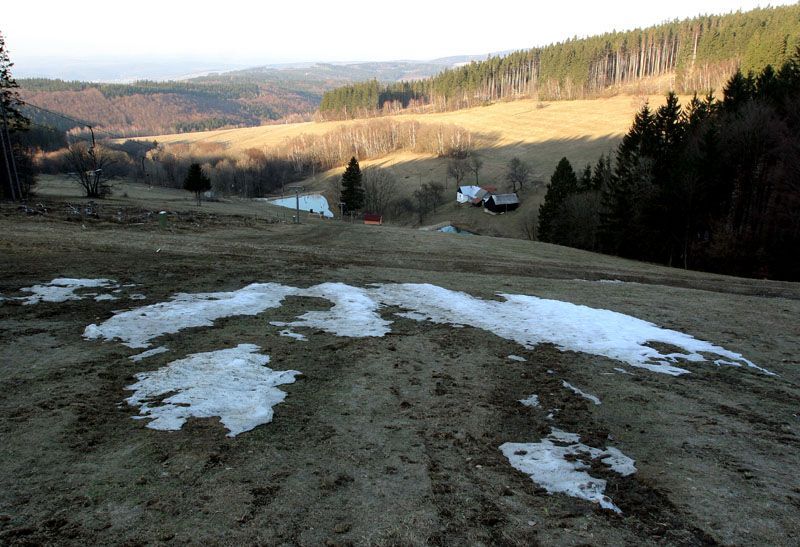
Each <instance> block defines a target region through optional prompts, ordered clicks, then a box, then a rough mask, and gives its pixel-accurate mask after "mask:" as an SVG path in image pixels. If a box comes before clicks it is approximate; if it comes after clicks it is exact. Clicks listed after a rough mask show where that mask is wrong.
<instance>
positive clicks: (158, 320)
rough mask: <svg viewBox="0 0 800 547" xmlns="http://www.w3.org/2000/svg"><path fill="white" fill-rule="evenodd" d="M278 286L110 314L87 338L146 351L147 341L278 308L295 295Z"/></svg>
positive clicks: (184, 296) (179, 297) (186, 297)
mask: <svg viewBox="0 0 800 547" xmlns="http://www.w3.org/2000/svg"><path fill="white" fill-rule="evenodd" d="M298 292H299V290H298V289H295V288H293V287H287V286H284V285H279V284H277V283H253V284H252V285H248V286H246V287H244V288H242V289H239V290H238V291H231V292H216V293H197V294H189V293H178V294H176V295H175V296H173V297H172V299H171V300H168V301H167V302H159V303H157V304H151V305H149V306H144V307H141V308H135V309H132V310H129V311H124V312H122V313H118V314H115V315H113V316H112V317H111V318H110V319H108V320H106V321H105V322H103V323H101V324H100V325H95V324H92V325H89V326H88V327H86V329H85V330H84V332H83V336H84V337H85V338H89V339H96V338H104V339H106V340H115V339H118V340H121V341H122V343H123V344H125V345H126V346H128V347H131V348H146V347H148V346H149V342H150V340H152V339H153V338H158V337H159V336H162V335H164V334H170V333H176V332H180V331H181V330H183V329H187V328H191V327H210V326H212V325H213V324H214V321H215V320H216V319H221V318H223V317H230V316H235V315H257V314H259V313H261V312H263V311H264V310H267V309H269V308H277V307H278V306H280V305H281V302H282V301H283V299H284V298H285V297H286V296H289V295H291V294H296V293H298Z"/></svg>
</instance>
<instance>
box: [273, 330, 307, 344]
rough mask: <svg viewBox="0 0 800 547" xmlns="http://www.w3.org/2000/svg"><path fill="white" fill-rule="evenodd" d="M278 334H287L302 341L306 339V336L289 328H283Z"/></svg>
mask: <svg viewBox="0 0 800 547" xmlns="http://www.w3.org/2000/svg"><path fill="white" fill-rule="evenodd" d="M278 334H279V335H281V336H287V337H289V338H294V339H295V340H301V341H303V342H305V341H306V340H308V338H306V336H305V335H304V334H300V333H299V332H292V331H290V330H289V329H283V330H282V331H280V332H279V333H278Z"/></svg>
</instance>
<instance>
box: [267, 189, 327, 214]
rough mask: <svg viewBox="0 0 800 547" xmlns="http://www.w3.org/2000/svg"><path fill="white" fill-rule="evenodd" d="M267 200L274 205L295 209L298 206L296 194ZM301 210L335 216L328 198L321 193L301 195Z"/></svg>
mask: <svg viewBox="0 0 800 547" xmlns="http://www.w3.org/2000/svg"><path fill="white" fill-rule="evenodd" d="M266 201H268V202H269V203H271V204H272V205H277V206H278V207H286V208H288V209H295V208H296V206H297V201H296V198H295V196H291V197H288V198H279V199H268V200H266ZM300 210H301V211H314V212H315V213H319V212H322V213H323V214H324V215H325V216H326V217H328V218H333V213H332V212H331V210H330V207H328V200H327V199H325V196H323V195H321V194H308V195H305V196H300Z"/></svg>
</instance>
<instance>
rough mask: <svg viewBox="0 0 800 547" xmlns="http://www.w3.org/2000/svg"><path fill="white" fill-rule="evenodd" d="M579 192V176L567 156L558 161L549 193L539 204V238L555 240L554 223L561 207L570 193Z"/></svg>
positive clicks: (548, 188)
mask: <svg viewBox="0 0 800 547" xmlns="http://www.w3.org/2000/svg"><path fill="white" fill-rule="evenodd" d="M577 192H578V177H577V176H576V175H575V171H574V170H573V169H572V165H571V164H570V163H569V160H568V159H567V158H561V161H559V162H558V165H557V166H556V170H555V171H554V172H553V176H552V177H550V184H549V185H548V186H547V193H546V194H545V196H544V203H542V204H541V205H540V206H539V230H538V231H539V239H541V240H542V241H554V240H555V237H556V234H555V233H553V232H554V231H553V223H554V221H555V219H556V217H557V216H558V214H559V209H560V208H561V205H562V204H563V203H564V200H566V199H567V198H568V197H569V196H570V195H572V194H575V193H577Z"/></svg>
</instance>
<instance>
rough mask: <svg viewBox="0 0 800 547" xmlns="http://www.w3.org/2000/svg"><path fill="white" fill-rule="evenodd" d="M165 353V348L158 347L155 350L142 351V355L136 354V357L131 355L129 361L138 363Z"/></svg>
mask: <svg viewBox="0 0 800 547" xmlns="http://www.w3.org/2000/svg"><path fill="white" fill-rule="evenodd" d="M167 351H169V349H168V348H167V346H159V347H157V348H153V349H149V350H147V351H143V352H142V353H137V354H136V355H131V356H130V360H131V361H133V362H134V363H138V362H139V361H141V360H142V359H147V358H148V357H152V356H153V355H158V354H159V353H164V352H167Z"/></svg>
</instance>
